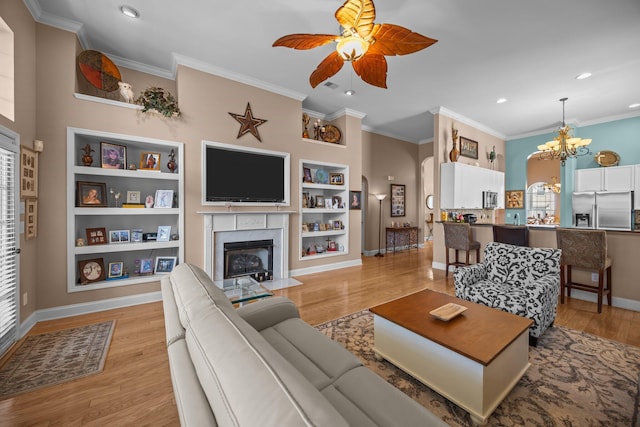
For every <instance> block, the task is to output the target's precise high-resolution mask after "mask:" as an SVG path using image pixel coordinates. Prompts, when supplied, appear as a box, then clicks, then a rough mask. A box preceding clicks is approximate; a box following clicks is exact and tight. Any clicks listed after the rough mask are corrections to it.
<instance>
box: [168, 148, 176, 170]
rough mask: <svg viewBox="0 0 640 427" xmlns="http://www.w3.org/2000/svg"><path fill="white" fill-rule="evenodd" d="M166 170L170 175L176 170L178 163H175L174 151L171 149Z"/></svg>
mask: <svg viewBox="0 0 640 427" xmlns="http://www.w3.org/2000/svg"><path fill="white" fill-rule="evenodd" d="M167 168H168V169H169V171H170V172H171V173H174V172H175V171H176V169H177V168H178V163H177V162H176V152H175V151H174V149H173V148H172V149H171V153H169V162H168V163H167Z"/></svg>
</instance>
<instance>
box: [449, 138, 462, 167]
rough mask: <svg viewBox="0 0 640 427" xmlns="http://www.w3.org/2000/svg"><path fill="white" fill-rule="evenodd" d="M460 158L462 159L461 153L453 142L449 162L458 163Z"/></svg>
mask: <svg viewBox="0 0 640 427" xmlns="http://www.w3.org/2000/svg"><path fill="white" fill-rule="evenodd" d="M458 157H460V151H458V148H457V147H456V142H455V141H453V148H452V149H451V151H449V160H451V161H452V162H457V161H458Z"/></svg>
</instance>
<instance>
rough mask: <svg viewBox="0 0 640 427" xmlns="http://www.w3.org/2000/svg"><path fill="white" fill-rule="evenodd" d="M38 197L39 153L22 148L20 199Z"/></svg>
mask: <svg viewBox="0 0 640 427" xmlns="http://www.w3.org/2000/svg"><path fill="white" fill-rule="evenodd" d="M37 197H38V153H36V152H35V151H33V150H32V149H30V148H27V147H25V146H23V145H21V146H20V198H21V199H30V198H33V199H35V198H37Z"/></svg>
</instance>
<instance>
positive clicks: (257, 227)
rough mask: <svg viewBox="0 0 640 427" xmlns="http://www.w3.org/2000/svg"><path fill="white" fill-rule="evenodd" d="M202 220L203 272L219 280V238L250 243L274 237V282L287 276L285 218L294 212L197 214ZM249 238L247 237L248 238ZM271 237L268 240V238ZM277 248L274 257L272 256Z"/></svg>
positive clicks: (286, 222) (286, 221) (287, 229)
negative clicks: (233, 237)
mask: <svg viewBox="0 0 640 427" xmlns="http://www.w3.org/2000/svg"><path fill="white" fill-rule="evenodd" d="M198 213H199V214H201V215H203V217H204V232H205V239H204V242H205V243H204V245H205V251H204V269H205V271H206V272H207V274H209V276H211V278H212V279H213V280H214V281H215V280H222V278H223V276H224V272H223V271H221V270H222V269H221V268H220V265H221V264H220V259H222V258H220V257H219V256H218V255H221V256H224V255H223V254H222V253H221V252H222V251H221V250H220V245H221V244H222V243H223V242H222V239H228V238H229V236H231V235H233V236H236V235H237V236H239V239H245V238H246V239H247V240H253V238H254V237H256V236H257V237H258V238H259V237H260V236H262V235H264V234H270V235H272V236H273V237H274V245H275V246H276V248H274V260H273V261H274V265H273V275H274V279H285V278H288V277H289V215H291V214H293V213H295V212H294V211H244V212H233V211H220V212H218V211H200V212H198ZM249 236H250V237H249ZM270 238H271V237H270ZM276 249H277V254H276Z"/></svg>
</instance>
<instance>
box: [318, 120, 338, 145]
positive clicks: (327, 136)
mask: <svg viewBox="0 0 640 427" xmlns="http://www.w3.org/2000/svg"><path fill="white" fill-rule="evenodd" d="M341 136H342V135H341V134H340V129H338V128H337V127H335V126H334V125H329V124H327V125H324V134H323V135H322V140H323V141H324V142H333V143H338V142H339V141H340V137H341Z"/></svg>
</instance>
